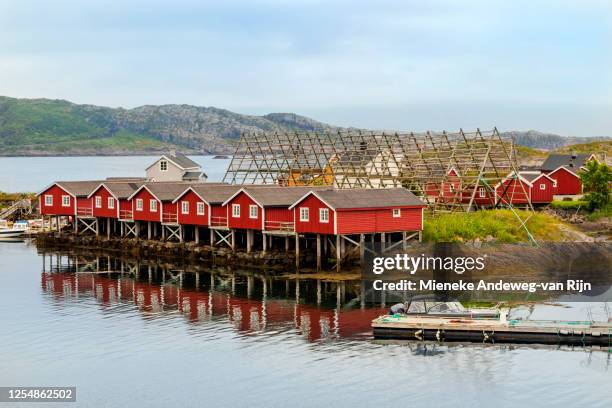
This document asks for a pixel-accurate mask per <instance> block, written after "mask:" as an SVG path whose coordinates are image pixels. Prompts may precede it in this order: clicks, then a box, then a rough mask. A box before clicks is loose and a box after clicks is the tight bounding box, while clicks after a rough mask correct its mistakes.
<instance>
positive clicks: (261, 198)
mask: <svg viewBox="0 0 612 408" xmlns="http://www.w3.org/2000/svg"><path fill="white" fill-rule="evenodd" d="M321 188H329V187H280V186H249V187H244V188H241V189H240V190H238V191H237V192H236V193H234V194H233V195H232V196H231V197H230V198H229V199H227V200H226V201H225V202H224V203H223V205H224V206H225V207H226V208H227V214H228V215H227V216H228V226H229V227H230V228H234V229H253V230H260V231H293V230H294V226H293V224H294V213H293V210H291V209H290V207H291V205H292V204H293V203H294V202H295V201H296V200H297V199H299V198H300V197H302V196H303V195H304V194H306V193H307V192H309V191H312V190H317V189H321Z"/></svg>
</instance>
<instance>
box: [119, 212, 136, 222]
mask: <svg viewBox="0 0 612 408" xmlns="http://www.w3.org/2000/svg"><path fill="white" fill-rule="evenodd" d="M119 219H120V220H133V219H134V212H133V211H132V210H119Z"/></svg>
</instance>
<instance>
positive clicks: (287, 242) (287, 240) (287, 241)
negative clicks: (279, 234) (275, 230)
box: [285, 236, 289, 252]
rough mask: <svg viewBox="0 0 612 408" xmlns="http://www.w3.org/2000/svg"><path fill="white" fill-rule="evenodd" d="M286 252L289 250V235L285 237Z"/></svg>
mask: <svg viewBox="0 0 612 408" xmlns="http://www.w3.org/2000/svg"><path fill="white" fill-rule="evenodd" d="M285 252H289V236H286V237H285Z"/></svg>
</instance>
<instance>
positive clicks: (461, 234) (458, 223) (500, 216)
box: [423, 210, 562, 243]
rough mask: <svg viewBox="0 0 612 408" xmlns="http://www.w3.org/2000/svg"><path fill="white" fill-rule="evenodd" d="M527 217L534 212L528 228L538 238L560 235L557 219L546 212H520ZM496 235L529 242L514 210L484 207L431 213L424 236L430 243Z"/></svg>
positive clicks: (503, 239) (552, 238) (509, 240)
mask: <svg viewBox="0 0 612 408" xmlns="http://www.w3.org/2000/svg"><path fill="white" fill-rule="evenodd" d="M517 212H518V213H519V214H520V215H521V218H522V219H523V220H524V219H526V218H527V217H529V216H530V215H531V218H529V221H528V222H527V228H529V231H530V232H531V233H532V234H533V236H534V237H535V239H536V240H543V241H557V240H559V239H560V238H561V233H560V229H559V227H560V225H561V224H562V222H561V221H559V220H558V219H557V218H555V217H553V216H551V215H548V214H544V213H534V214H533V215H532V214H531V213H529V212H526V211H518V210H517ZM487 236H491V237H493V238H494V239H495V240H496V241H498V242H504V243H512V242H521V241H528V240H529V238H528V236H527V232H526V231H525V229H524V228H523V227H521V223H520V221H519V220H518V218H517V217H516V216H515V215H514V213H513V212H512V211H511V210H485V211H476V212H471V213H452V214H440V215H436V216H429V217H428V218H427V219H426V220H425V229H424V231H423V238H424V240H425V241H430V242H454V241H469V240H474V239H476V238H479V239H481V240H483V239H486V237H487Z"/></svg>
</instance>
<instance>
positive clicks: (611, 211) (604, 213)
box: [587, 204, 612, 221]
mask: <svg viewBox="0 0 612 408" xmlns="http://www.w3.org/2000/svg"><path fill="white" fill-rule="evenodd" d="M611 217H612V204H610V205H608V206H607V207H606V208H602V209H599V210H595V211H593V212H592V213H590V214H589V215H587V220H589V221H598V220H600V219H602V218H611Z"/></svg>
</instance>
